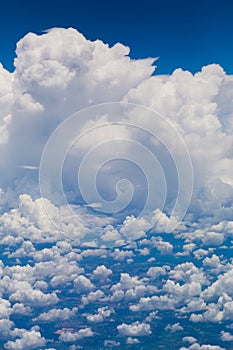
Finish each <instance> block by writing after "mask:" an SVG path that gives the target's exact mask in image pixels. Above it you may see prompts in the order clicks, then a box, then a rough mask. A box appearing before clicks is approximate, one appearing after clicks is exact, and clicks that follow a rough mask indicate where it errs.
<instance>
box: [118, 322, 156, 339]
mask: <svg viewBox="0 0 233 350" xmlns="http://www.w3.org/2000/svg"><path fill="white" fill-rule="evenodd" d="M117 329H118V332H119V335H120V336H123V337H125V336H132V337H144V336H146V335H150V334H151V328H150V325H149V324H147V323H140V322H135V323H133V324H125V323H122V324H121V325H119V326H117Z"/></svg>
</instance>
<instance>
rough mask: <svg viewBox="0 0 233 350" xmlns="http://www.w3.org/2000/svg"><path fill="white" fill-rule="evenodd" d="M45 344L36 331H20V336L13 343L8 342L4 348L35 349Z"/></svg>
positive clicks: (13, 349)
mask: <svg viewBox="0 0 233 350" xmlns="http://www.w3.org/2000/svg"><path fill="white" fill-rule="evenodd" d="M45 344H46V341H45V338H44V337H42V336H41V334H40V332H39V331H36V330H30V331H27V330H25V329H24V330H22V331H21V336H20V338H19V339H16V340H15V341H8V342H7V343H6V344H5V345H4V346H5V348H6V349H10V350H24V349H25V350H26V349H36V348H38V347H41V346H44V345H45Z"/></svg>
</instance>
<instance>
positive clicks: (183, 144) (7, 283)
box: [0, 28, 233, 349]
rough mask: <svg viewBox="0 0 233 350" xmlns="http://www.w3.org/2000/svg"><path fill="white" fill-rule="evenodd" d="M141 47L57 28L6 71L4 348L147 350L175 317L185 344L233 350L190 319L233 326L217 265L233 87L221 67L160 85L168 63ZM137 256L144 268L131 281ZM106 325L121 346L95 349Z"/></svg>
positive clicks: (226, 279) (228, 194) (21, 47)
mask: <svg viewBox="0 0 233 350" xmlns="http://www.w3.org/2000/svg"><path fill="white" fill-rule="evenodd" d="M129 52H130V50H129V48H128V47H126V46H124V45H122V44H120V43H117V44H115V45H114V46H113V47H109V45H107V44H105V43H103V42H102V41H101V40H96V41H94V42H92V41H89V40H87V39H86V38H85V37H84V36H83V35H82V34H80V33H79V32H78V31H77V30H75V29H72V28H69V29H62V28H54V29H52V30H50V31H48V32H47V33H44V34H42V35H36V34H33V33H29V34H27V35H26V36H25V37H24V38H22V39H21V40H20V41H19V42H18V44H17V49H16V58H15V61H14V65H15V70H14V72H13V73H10V72H8V71H6V70H5V69H4V68H3V66H2V65H0V213H1V214H0V235H1V237H0V239H1V247H2V248H1V249H2V250H3V251H4V254H3V257H4V258H3V261H2V264H1V268H0V269H1V274H2V280H1V282H0V294H1V296H2V298H1V300H0V303H1V305H2V307H1V308H0V309H1V310H2V311H1V312H0V313H1V318H2V319H3V320H4V325H3V324H2V326H0V332H1V333H2V335H1V337H0V338H1V339H2V340H0V345H1V344H2V345H3V346H5V348H7V349H32V348H40V349H42V348H43V349H45V347H46V346H48V348H49V347H50V345H49V344H47V343H48V339H53V340H51V341H52V342H53V344H52V346H54V347H55V348H56V344H58V347H59V346H60V347H59V348H64V349H66V348H67V349H68V348H69V349H77V348H80V347H82V346H84V348H85V344H88V345H87V346H88V348H93V344H99V345H98V346H99V348H101V346H102V347H103V346H104V347H106V348H107V347H109V348H112V347H114V346H120V345H122V346H123V348H124V346H131V345H132V344H133V345H134V346H140V344H141V343H143V342H144V341H145V342H147V341H148V340H147V339H146V338H147V337H152V339H154V338H153V337H154V332H155V323H158V322H159V320H160V319H161V318H162V317H163V315H162V312H163V311H164V310H166V312H170V313H172V312H174V311H175V310H176V317H179V318H180V319H179V320H178V321H177V319H176V318H174V319H173V321H174V322H173V321H171V320H172V318H171V317H175V316H174V314H173V316H169V322H168V321H167V322H165V321H164V322H163V324H164V325H165V326H164V329H163V332H165V334H167V333H168V332H170V333H176V334H179V332H181V331H182V332H183V334H184V337H183V338H182V337H180V340H179V341H178V340H177V344H178V345H177V346H176V349H179V348H180V349H222V347H221V345H222V344H221V343H220V340H221V341H223V342H230V341H232V338H233V336H232V335H231V333H230V330H231V328H232V325H231V326H229V328H226V329H225V330H222V333H221V334H219V338H218V339H217V338H216V339H215V340H216V344H217V345H213V346H212V345H205V344H199V343H200V342H202V341H203V339H204V340H205V342H208V339H209V338H208V332H207V333H206V334H207V336H206V338H201V340H200V341H199V339H196V337H197V334H198V332H196V333H195V332H194V333H195V334H190V332H189V331H187V330H186V328H185V324H183V323H182V320H183V319H186V320H187V322H190V323H192V328H193V324H194V325H196V324H199V323H204V322H212V323H215V322H218V321H221V322H223V321H229V320H233V316H232V303H233V301H232V297H233V295H232V287H231V285H230V276H231V274H232V271H233V268H232V264H231V262H230V260H229V261H227V260H224V259H223V258H222V255H221V252H223V251H224V249H228V248H227V247H229V244H230V243H229V242H230V239H231V238H232V233H233V228H232V227H233V224H232V217H233V199H232V198H233V153H232V150H233V135H232V134H233V112H232V111H233V77H232V76H229V75H227V74H226V73H225V72H224V70H223V69H222V68H221V67H220V66H219V65H218V64H212V65H209V66H206V67H203V68H202V70H201V71H200V72H198V73H196V74H194V75H193V74H191V73H190V72H188V71H183V70H182V69H177V70H175V71H174V72H173V74H171V75H163V76H160V75H156V67H155V66H154V62H155V60H156V59H152V58H147V59H140V60H139V59H138V60H133V59H131V58H130V56H129ZM154 71H155V74H154ZM153 74H154V75H153ZM168 233H169V234H168ZM176 240H177V242H178V243H177V244H176ZM181 241H182V243H181ZM127 244H128V245H127ZM122 246H124V247H122ZM93 248H98V249H96V250H95V249H93ZM107 248H110V250H108V249H107ZM220 248H221V249H222V251H221V252H218V249H220ZM164 255H165V256H166V255H169V259H170V260H168V261H172V263H171V266H170V265H169V263H167V264H165V263H164ZM161 256H162V258H161ZM189 256H192V258H193V262H190V259H189ZM5 257H6V259H5ZM97 258H98V259H99V260H101V262H100V263H99V264H98V263H96V261H97ZM160 258H161V262H160V261H159V259H160ZM137 259H138V260H137ZM172 259H173V260H172ZM157 260H158V264H157ZM9 261H10V262H9ZM86 261H87V262H88V263H89V264H90V265H89V268H87V269H86V266H88V265H86V263H85V262H86ZM134 261H135V262H136V261H140V262H142V261H143V263H145V265H144V266H145V268H142V270H140V268H139V270H138V271H134V272H133V273H132V275H130V271H131V272H132V269H130V267H129V266H130V264H131V263H132V262H134ZM196 263H197V264H196ZM146 264H147V265H146ZM156 264H157V265H156ZM119 265H121V269H122V271H121V272H122V273H121V274H120V273H119V268H118V267H119ZM196 265H197V266H196ZM117 266H118V267H117ZM137 266H138V265H137ZM123 269H125V271H123ZM96 271H97V272H96ZM99 272H100V273H99ZM137 273H138V275H137ZM107 287H108V288H107ZM70 295H71V296H72V298H71V299H72V300H75V302H74V304H73V302H71V303H66V300H67V298H68V297H69V296H70ZM76 296H77V297H76ZM75 298H76V299H75ZM93 303H94V304H95V303H96V306H97V308H96V310H94V311H93V308H91V307H89V305H90V304H93ZM121 303H123V304H122V305H124V307H125V308H126V309H127V310H128V311H127V315H125V316H126V317H125V318H124V315H122V310H120V309H119V305H121ZM15 315H18V316H17V317H19V315H21V316H22V319H24V320H25V321H24V322H25V324H24V325H23V326H20V325H19V324H18V323H17V317H15ZM77 315H78V316H77ZM69 319H70V320H72V319H73V320H75V323H76V326H75V327H74V328H71V324H70V323H69ZM0 322H1V320H0ZM43 322H49V323H50V324H51V327H50V328H51V329H50V328H49V330H45V329H44V328H46V327H43ZM56 322H58V325H60V326H61V327H59V328H60V329H58V326H57V328H56V327H55V323H56ZM103 322H105V323H106V327H108V326H109V327H110V328H109V329H110V331H109V334H110V335H111V337H109V336H108V335H106V337H104V338H101V339H100V338H98V337H97V338H98V339H99V340H98V341H97V343H95V340H93V339H94V338H95V337H96V336H97V334H99V329H100V328H98V327H99V326H98V324H99V323H103ZM171 322H172V323H171ZM38 323H39V324H40V323H42V326H41V328H40V327H39V325H38ZM73 324H74V322H73ZM66 326H67V328H66ZM20 327H21V328H20ZM53 327H55V328H53ZM189 329H191V328H189ZM156 331H159V333H160V332H161V329H159V328H158V329H157V330H156ZM54 332H56V333H55V334H56V335H54ZM194 336H195V337H194ZM159 339H160V338H159V337H158V339H157V340H155V339H154V341H160V343H156V344H157V345H159V344H160V345H161V341H162V340H161V339H160V340H159ZM163 339H164V338H163ZM177 339H178V335H177ZM182 339H183V340H182ZM61 344H62V345H61ZM72 344H73V345H72ZM126 344H127V345H126ZM137 344H139V345H137ZM145 344H147V343H145ZM224 344H225V343H224ZM157 345H156V347H155V348H157ZM184 345H185V346H188V347H183V346H184ZM165 347H166V346H165ZM145 348H146V347H145Z"/></svg>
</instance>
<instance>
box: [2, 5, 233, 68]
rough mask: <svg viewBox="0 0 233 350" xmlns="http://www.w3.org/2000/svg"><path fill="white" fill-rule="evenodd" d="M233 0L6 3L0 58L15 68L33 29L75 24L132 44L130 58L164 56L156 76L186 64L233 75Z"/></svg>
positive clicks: (93, 36)
mask: <svg viewBox="0 0 233 350" xmlns="http://www.w3.org/2000/svg"><path fill="white" fill-rule="evenodd" d="M232 22H233V3H232V1H231V0H223V1H220V0H212V1H210V0H205V1H201V0H195V1H185V0H176V1H171V0H169V1H168V0H164V1H161V0H155V1H151V0H145V1H143V3H142V2H140V1H131V0H130V1H122V0H120V1H106V0H99V1H93V0H91V1H90V0H87V1H79V0H78V1H73V0H67V1H65V2H63V1H54V0H51V1H44V0H41V1H37V2H32V1H28V0H22V1H18V0H14V1H12V2H8V1H4V2H3V3H2V4H1V13H0V33H1V34H0V35H1V36H0V62H2V63H3V65H4V67H6V68H7V69H10V70H13V69H14V68H13V59H14V57H15V53H14V51H15V45H16V42H17V41H18V40H19V39H20V38H22V37H23V36H24V35H25V34H26V33H28V32H29V31H32V32H35V33H37V34H39V33H41V32H42V31H44V30H46V29H49V28H52V27H54V26H56V27H59V26H60V27H70V26H71V27H74V28H76V29H78V30H79V31H80V32H82V33H83V34H84V35H85V36H86V37H87V38H89V39H91V40H94V39H97V38H98V39H101V40H103V41H104V42H107V43H109V44H110V45H113V44H115V43H116V42H118V41H120V42H121V43H123V44H125V45H128V46H130V48H131V57H132V58H143V57H160V60H159V61H158V63H157V64H158V69H157V73H158V74H170V73H171V72H172V71H173V70H174V69H175V68H177V67H182V68H183V69H188V70H190V71H191V72H197V71H198V70H200V68H201V67H202V66H203V65H206V64H210V63H219V64H220V65H222V67H223V68H224V69H225V71H226V72H227V73H229V74H230V73H232V72H233V69H232V61H233V48H232V36H233V26H232Z"/></svg>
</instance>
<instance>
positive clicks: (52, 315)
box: [34, 307, 78, 322]
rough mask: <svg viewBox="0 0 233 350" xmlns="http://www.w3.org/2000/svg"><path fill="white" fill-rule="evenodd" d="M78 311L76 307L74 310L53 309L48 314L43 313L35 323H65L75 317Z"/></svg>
mask: <svg viewBox="0 0 233 350" xmlns="http://www.w3.org/2000/svg"><path fill="white" fill-rule="evenodd" d="M77 311H78V309H77V308H76V307H74V308H73V309H72V310H69V309H68V308H64V309H51V310H49V311H48V312H43V313H41V314H40V315H39V316H38V317H36V318H35V319H34V322H38V321H42V322H55V321H64V320H68V319H70V318H71V317H74V316H75V315H76V313H77Z"/></svg>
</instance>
